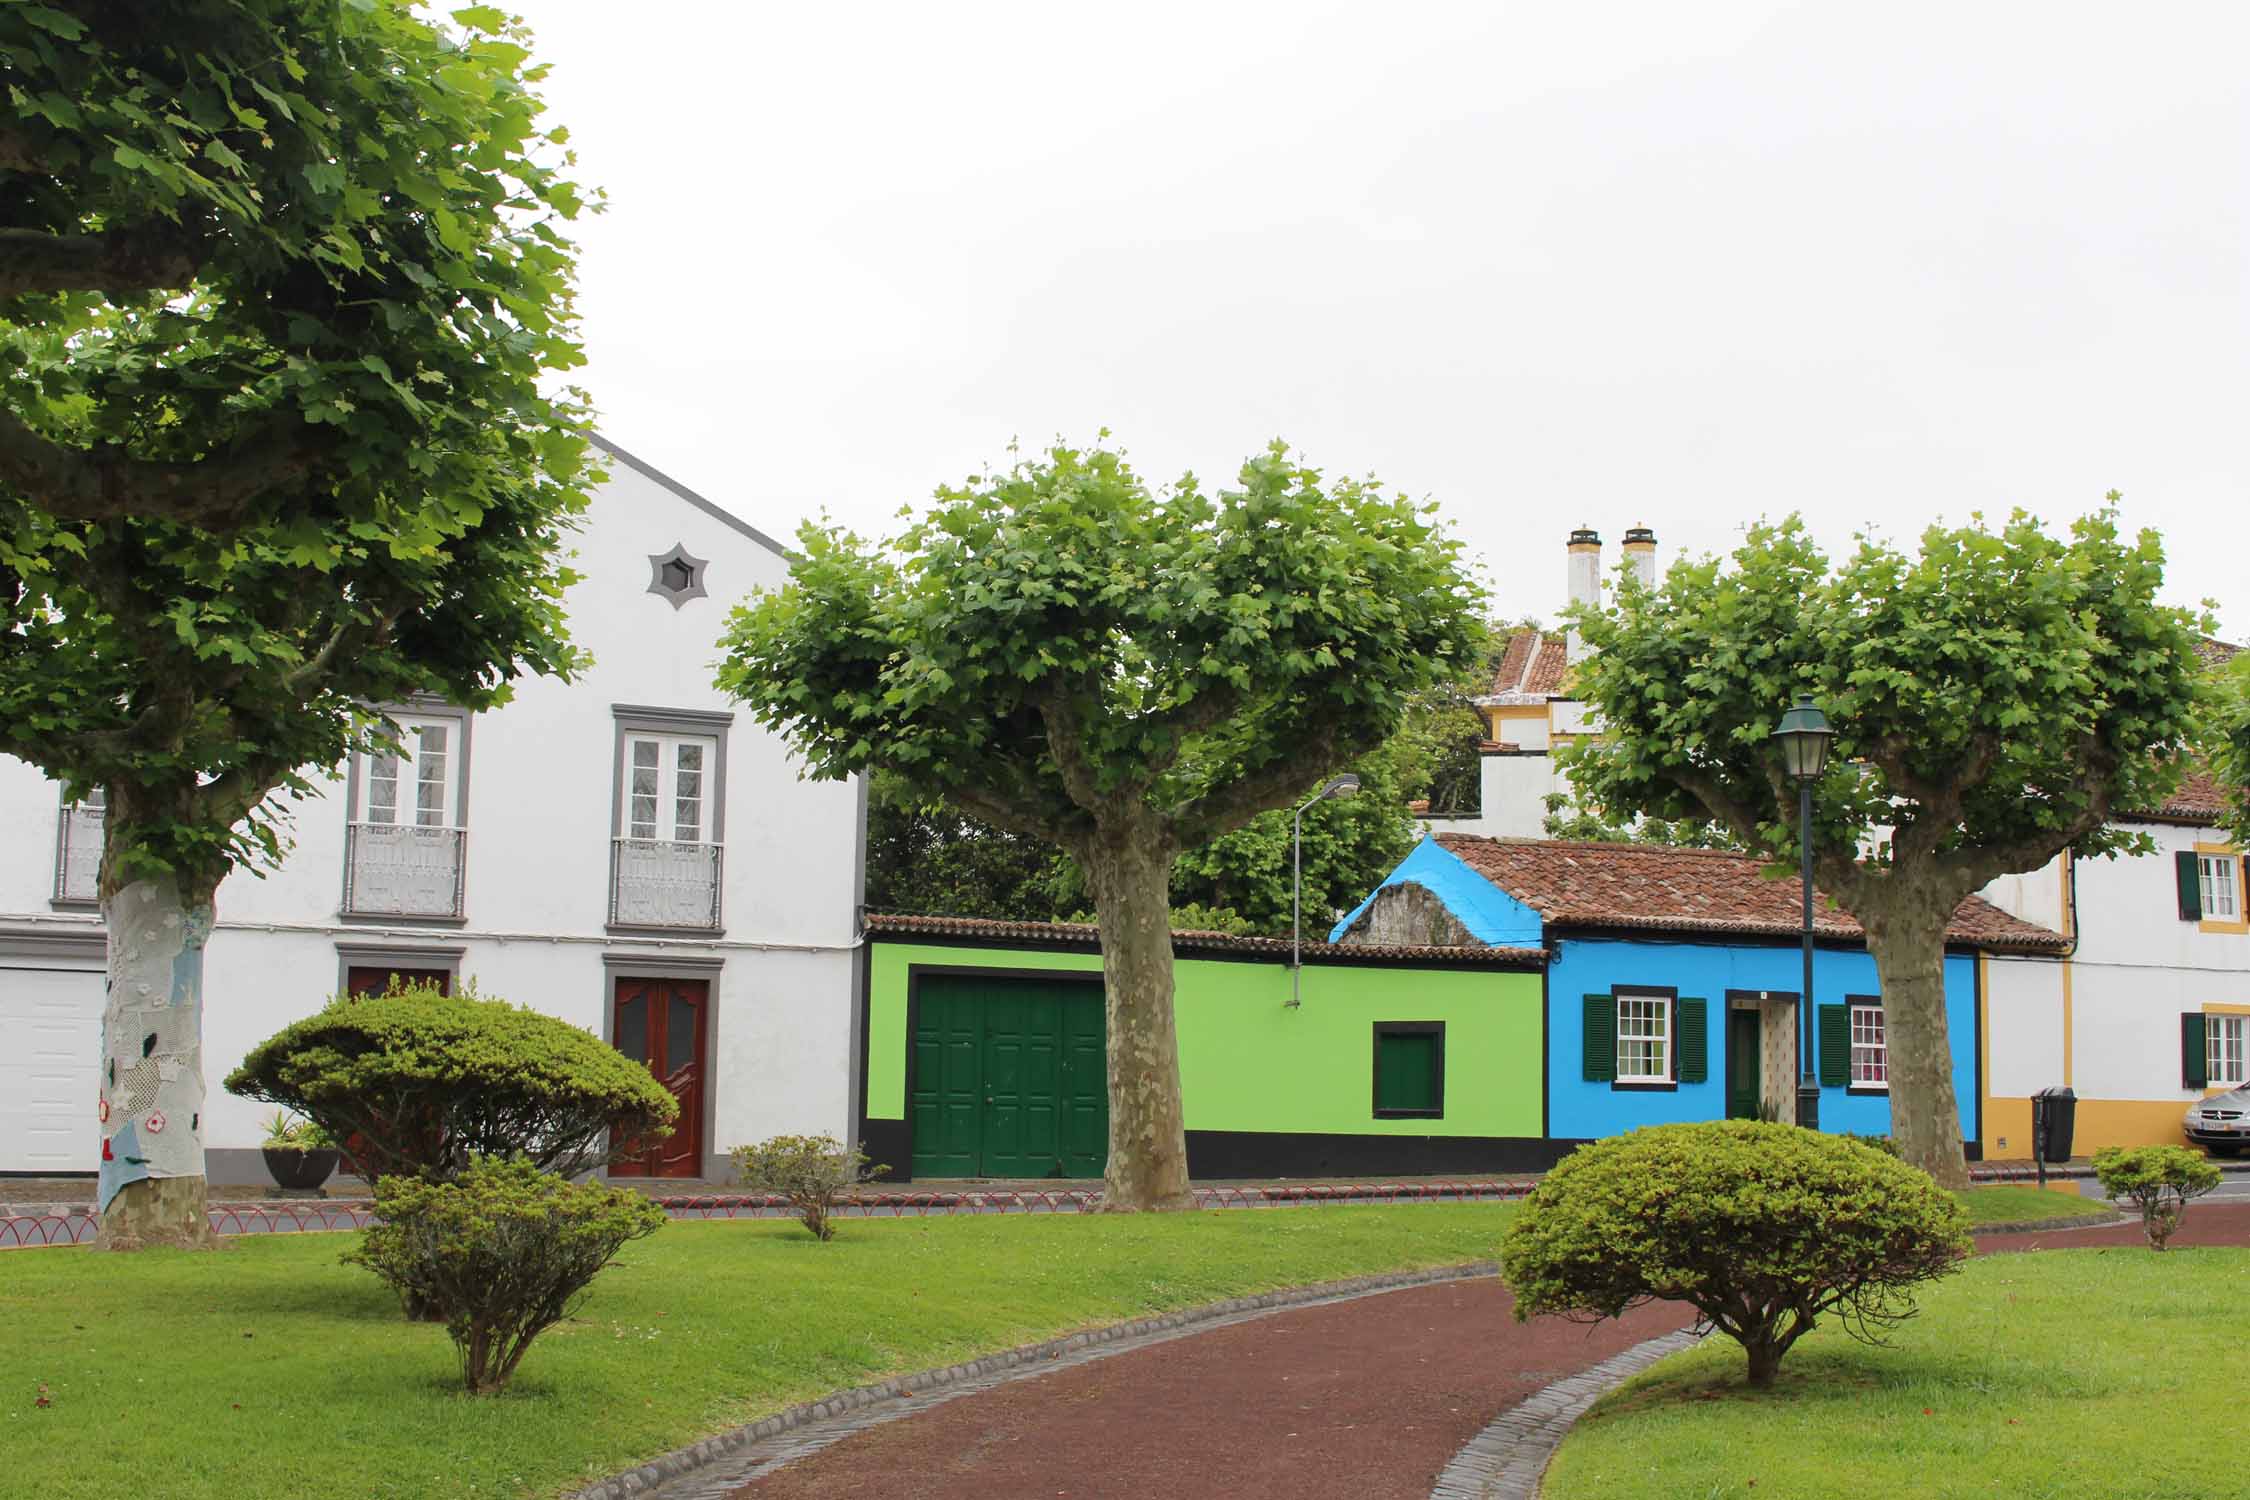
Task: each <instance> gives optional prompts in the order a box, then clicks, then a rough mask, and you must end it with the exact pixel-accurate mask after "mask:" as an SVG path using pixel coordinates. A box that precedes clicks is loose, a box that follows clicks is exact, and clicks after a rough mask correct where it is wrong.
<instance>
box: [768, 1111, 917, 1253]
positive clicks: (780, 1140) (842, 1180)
mask: <svg viewBox="0 0 2250 1500" xmlns="http://www.w3.org/2000/svg"><path fill="white" fill-rule="evenodd" d="M731 1154H732V1155H733V1157H734V1171H735V1176H736V1178H737V1179H738V1180H739V1181H740V1183H741V1185H742V1187H743V1189H744V1190H745V1191H747V1192H753V1193H776V1194H779V1195H780V1196H782V1197H784V1198H787V1199H788V1200H789V1202H790V1205H791V1206H792V1207H794V1208H795V1209H796V1210H797V1217H798V1219H799V1220H800V1221H801V1222H802V1223H803V1224H804V1226H805V1227H806V1228H807V1229H809V1230H811V1231H812V1232H813V1234H814V1235H815V1237H817V1238H819V1239H823V1240H832V1239H834V1238H835V1237H836V1225H835V1223H834V1211H835V1207H836V1200H837V1199H839V1198H841V1197H843V1196H844V1194H846V1193H848V1192H850V1191H851V1190H852V1189H853V1188H856V1187H858V1186H859V1185H860V1184H861V1183H863V1182H869V1181H872V1180H873V1179H875V1178H877V1177H880V1176H882V1175H883V1174H884V1173H885V1172H888V1171H889V1170H890V1168H889V1167H876V1168H874V1169H872V1170H870V1169H869V1168H868V1165H867V1155H866V1153H865V1152H863V1151H859V1150H856V1149H848V1148H846V1146H845V1145H844V1143H843V1142H842V1141H839V1140H837V1139H836V1138H835V1137H834V1136H832V1135H777V1136H775V1137H774V1138H773V1139H772V1140H770V1141H760V1142H758V1144H756V1145H755V1146H737V1147H735V1148H734V1150H733V1152H732V1153H731Z"/></svg>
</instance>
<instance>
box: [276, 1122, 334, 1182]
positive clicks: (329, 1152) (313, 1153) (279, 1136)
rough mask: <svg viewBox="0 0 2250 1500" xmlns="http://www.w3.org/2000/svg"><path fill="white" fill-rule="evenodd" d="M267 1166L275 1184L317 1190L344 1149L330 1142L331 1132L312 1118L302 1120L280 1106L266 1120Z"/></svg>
mask: <svg viewBox="0 0 2250 1500" xmlns="http://www.w3.org/2000/svg"><path fill="white" fill-rule="evenodd" d="M263 1144H264V1154H265V1158H266V1170H267V1171H268V1172H270V1173H272V1174H273V1180H274V1185H275V1186H276V1187H281V1188H287V1189H289V1190H290V1191H292V1192H299V1193H309V1192H317V1191H318V1190H319V1188H320V1185H321V1184H322V1183H324V1182H326V1181H327V1180H328V1174H329V1173H331V1172H333V1171H335V1170H336V1159H337V1157H338V1156H340V1155H341V1154H342V1153H340V1152H339V1151H337V1149H336V1148H335V1146H334V1145H333V1144H331V1143H330V1141H329V1139H328V1134H327V1132H326V1131H323V1130H322V1129H321V1128H320V1127H319V1126H318V1125H315V1124H314V1123H313V1122H312V1121H310V1120H301V1119H299V1118H297V1116H295V1115H293V1114H291V1113H290V1112H289V1111H288V1110H285V1109H277V1110H275V1111H274V1112H273V1115H272V1117H271V1118H269V1119H268V1120H267V1121H266V1138H265V1141H264V1143H263Z"/></svg>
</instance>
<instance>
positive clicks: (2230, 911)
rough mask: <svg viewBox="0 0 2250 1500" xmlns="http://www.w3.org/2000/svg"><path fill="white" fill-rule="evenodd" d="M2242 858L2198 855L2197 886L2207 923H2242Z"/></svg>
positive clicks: (2196, 864)
mask: <svg viewBox="0 0 2250 1500" xmlns="http://www.w3.org/2000/svg"><path fill="white" fill-rule="evenodd" d="M2241 867H2242V859H2241V856H2239V855H2234V854H2209V853H2205V852H2204V851H2202V850H2200V849H2199V850H2197V851H2196V854H2195V884H2196V889H2197V890H2198V891H2199V892H2200V893H2201V895H2202V898H2203V920H2204V921H2206V922H2239V921H2241V920H2242V868H2241Z"/></svg>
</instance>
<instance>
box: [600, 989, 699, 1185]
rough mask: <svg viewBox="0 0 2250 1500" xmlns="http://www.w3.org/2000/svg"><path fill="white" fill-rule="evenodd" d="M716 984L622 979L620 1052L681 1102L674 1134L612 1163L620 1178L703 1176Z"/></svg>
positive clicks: (617, 1016)
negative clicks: (707, 1036) (708, 1016)
mask: <svg viewBox="0 0 2250 1500" xmlns="http://www.w3.org/2000/svg"><path fill="white" fill-rule="evenodd" d="M710 998H711V989H710V985H709V984H708V983H707V982H706V981H704V980H701V979H620V980H618V981H617V993H616V997H615V999H614V1001H613V1003H612V1010H611V1014H610V1031H609V1035H610V1040H611V1041H612V1042H613V1043H614V1044H615V1045H616V1047H617V1050H618V1051H620V1052H622V1053H624V1054H625V1055H626V1056H627V1057H630V1058H631V1059H633V1061H635V1062H637V1063H640V1064H641V1065H642V1066H643V1067H646V1068H647V1069H648V1070H649V1071H650V1072H651V1073H654V1074H655V1075H656V1078H657V1081H658V1082H659V1083H661V1084H663V1085H664V1086H665V1087H666V1088H668V1089H670V1090H671V1091H672V1097H673V1098H675V1099H677V1100H679V1101H680V1118H679V1121H678V1123H676V1124H675V1125H674V1126H673V1127H672V1133H671V1134H670V1135H669V1136H667V1137H665V1138H664V1139H663V1140H661V1141H656V1142H653V1143H651V1144H648V1145H643V1144H642V1143H641V1142H638V1141H634V1142H630V1143H628V1144H627V1145H626V1147H625V1149H624V1151H623V1152H622V1153H621V1154H620V1155H619V1157H618V1159H617V1160H616V1161H614V1162H612V1163H611V1164H610V1168H609V1170H610V1175H612V1176H615V1177H700V1176H702V1175H703V1079H704V1074H705V1072H706V1067H705V1058H704V1032H705V1030H706V1028H705V1026H704V1023H703V1018H704V1012H705V1011H707V1010H708V1009H710V1004H709V1002H710Z"/></svg>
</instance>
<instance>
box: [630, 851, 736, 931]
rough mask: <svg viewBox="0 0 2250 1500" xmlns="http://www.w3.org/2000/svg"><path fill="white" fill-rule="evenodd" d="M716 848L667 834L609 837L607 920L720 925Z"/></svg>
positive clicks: (650, 924)
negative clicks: (676, 838)
mask: <svg viewBox="0 0 2250 1500" xmlns="http://www.w3.org/2000/svg"><path fill="white" fill-rule="evenodd" d="M719 869H720V848H719V846H718V845H717V844H683V843H675V842H673V841H671V840H669V839H612V840H610V846H609V920H610V921H611V923H612V924H614V925H618V926H624V927H686V928H697V929H701V930H704V931H711V930H713V929H716V928H717V927H718V925H719Z"/></svg>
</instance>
